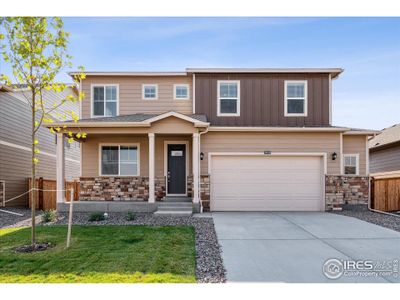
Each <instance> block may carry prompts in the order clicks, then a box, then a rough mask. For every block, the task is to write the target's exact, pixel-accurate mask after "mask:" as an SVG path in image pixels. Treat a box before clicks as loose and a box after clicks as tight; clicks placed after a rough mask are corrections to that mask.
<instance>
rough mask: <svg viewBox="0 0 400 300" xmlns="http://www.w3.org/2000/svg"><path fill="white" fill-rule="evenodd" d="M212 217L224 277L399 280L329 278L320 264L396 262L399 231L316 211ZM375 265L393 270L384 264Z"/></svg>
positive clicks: (362, 278) (237, 279)
mask: <svg viewBox="0 0 400 300" xmlns="http://www.w3.org/2000/svg"><path fill="white" fill-rule="evenodd" d="M212 216H213V218H214V223H215V229H216V232H217V236H218V240H219V243H220V244H221V246H222V251H223V253H222V258H223V260H224V265H225V268H226V269H227V279H228V281H231V282H400V280H399V277H397V278H396V277H395V276H393V275H392V274H390V275H388V274H383V273H379V274H378V276H376V277H374V276H372V275H371V273H369V274H367V275H368V276H365V275H366V273H362V274H363V275H364V276H363V275H357V276H354V275H353V276H349V275H346V274H343V275H342V276H340V277H339V278H338V279H329V278H327V277H326V276H325V275H324V273H323V265H324V263H325V262H326V261H327V260H328V259H331V258H336V259H338V260H346V261H348V260H370V261H372V264H373V265H374V267H375V265H376V264H378V263H379V262H381V263H383V262H390V263H392V262H393V260H395V259H397V261H399V260H400V233H398V232H396V231H393V230H389V229H386V228H383V227H380V226H377V225H373V224H370V223H367V222H364V221H361V220H358V219H355V218H351V217H345V216H341V215H335V214H330V213H318V212H254V213H246V212H232V213H229V212H226V213H222V212H221V213H213V214H212ZM376 267H377V268H378V269H385V268H386V267H387V268H389V269H390V270H392V268H390V267H389V266H388V265H385V266H383V265H381V266H376ZM397 270H398V263H397ZM339 273H340V272H339ZM336 274H338V273H335V272H334V274H333V275H336Z"/></svg>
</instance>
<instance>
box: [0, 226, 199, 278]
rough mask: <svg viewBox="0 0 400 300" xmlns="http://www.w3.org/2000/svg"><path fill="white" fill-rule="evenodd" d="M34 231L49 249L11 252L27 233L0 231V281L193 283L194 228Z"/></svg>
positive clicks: (57, 228)
mask: <svg viewBox="0 0 400 300" xmlns="http://www.w3.org/2000/svg"><path fill="white" fill-rule="evenodd" d="M66 233H67V227H66V226H38V227H37V237H38V238H37V239H38V242H50V243H51V244H54V245H55V246H54V247H53V248H51V249H50V250H47V251H43V252H36V253H29V254H26V253H15V252H14V250H13V249H14V248H15V247H17V246H21V245H24V244H29V241H30V228H27V227H25V228H12V229H0V282H2V283H6V282H9V283H11V282H21V283H23V282H141V283H143V282H195V281H196V277H195V268H196V253H195V234H194V229H193V228H192V227H183V226H182V227H150V226H73V229H72V243H71V247H70V248H69V249H68V250H66V249H65V243H66Z"/></svg>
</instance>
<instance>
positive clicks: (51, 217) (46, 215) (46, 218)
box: [42, 209, 57, 223]
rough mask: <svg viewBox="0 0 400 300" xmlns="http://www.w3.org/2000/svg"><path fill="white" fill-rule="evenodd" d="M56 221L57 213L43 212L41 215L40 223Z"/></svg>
mask: <svg viewBox="0 0 400 300" xmlns="http://www.w3.org/2000/svg"><path fill="white" fill-rule="evenodd" d="M56 220H57V211H55V210H54V209H49V210H45V211H44V212H43V214H42V222H43V223H48V222H54V221H56Z"/></svg>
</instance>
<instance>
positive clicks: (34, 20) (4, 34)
mask: <svg viewBox="0 0 400 300" xmlns="http://www.w3.org/2000/svg"><path fill="white" fill-rule="evenodd" d="M68 38H69V33H67V32H65V31H64V24H63V21H62V20H61V19H60V18H45V17H7V18H0V42H2V43H0V52H1V54H2V57H3V60H4V61H5V62H6V63H8V64H9V65H10V66H11V69H12V73H13V77H14V78H13V79H14V83H16V84H21V85H23V86H26V87H27V89H28V92H27V93H24V96H25V98H26V99H27V101H28V103H29V105H30V109H31V115H32V126H31V150H32V162H31V180H32V188H33V189H35V188H36V180H35V179H36V165H37V164H38V163H39V159H38V157H37V154H39V153H40V150H39V147H38V145H39V140H38V139H37V132H38V130H39V128H40V126H41V125H42V123H52V122H54V121H53V120H54V116H57V119H59V120H60V119H67V118H68V119H72V120H74V121H75V122H77V121H78V118H79V116H78V115H77V114H76V113H75V112H74V111H68V110H62V112H59V111H58V109H59V108H61V107H62V106H63V105H64V104H65V103H66V102H67V101H72V102H77V101H82V100H83V97H84V95H83V93H82V92H78V95H76V94H70V95H68V96H66V97H65V98H63V99H62V100H56V99H54V101H53V100H52V101H44V99H43V96H44V93H45V91H46V90H47V91H49V90H52V91H54V92H57V93H60V92H63V91H64V90H65V89H66V88H67V87H68V86H67V85H66V84H63V83H57V82H56V76H57V74H59V73H60V71H61V70H63V69H64V68H65V67H71V66H72V63H71V56H69V55H68V54H67V46H68ZM80 70H81V71H82V72H81V73H80V74H79V75H77V76H75V78H74V82H75V84H79V83H80V81H81V80H82V79H84V78H85V74H84V73H83V68H80ZM0 81H4V82H5V83H6V85H10V86H11V85H12V81H11V79H10V77H9V76H6V75H5V74H1V75H0ZM49 103H51V104H50V105H49ZM60 110H61V109H60ZM51 131H52V132H53V133H57V132H64V131H65V129H63V128H59V127H56V128H54V129H53V128H52V129H51ZM82 137H83V138H85V137H86V134H84V133H83V134H77V135H76V136H73V135H72V133H69V139H68V141H69V142H72V141H73V140H74V138H82ZM31 195H32V197H31V199H32V201H31V206H32V235H31V243H32V247H35V243H36V236H35V207H36V192H35V191H33V192H32V193H31Z"/></svg>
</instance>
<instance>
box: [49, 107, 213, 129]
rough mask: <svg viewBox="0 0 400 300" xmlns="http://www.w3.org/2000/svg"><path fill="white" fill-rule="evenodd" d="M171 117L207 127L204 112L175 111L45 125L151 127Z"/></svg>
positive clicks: (196, 125)
mask: <svg viewBox="0 0 400 300" xmlns="http://www.w3.org/2000/svg"><path fill="white" fill-rule="evenodd" d="M169 117H176V118H178V119H181V120H184V121H188V122H191V123H193V125H194V126H195V127H207V126H209V123H208V122H207V116H206V115H203V114H191V115H185V114H181V113H178V112H175V111H169V112H165V113H162V114H131V115H120V116H115V117H95V118H87V119H80V120H78V121H77V122H73V121H65V122H56V123H51V124H45V125H44V126H45V127H48V128H50V127H55V126H67V127H150V126H151V124H152V123H153V122H157V121H160V120H162V119H166V118H169Z"/></svg>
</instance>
